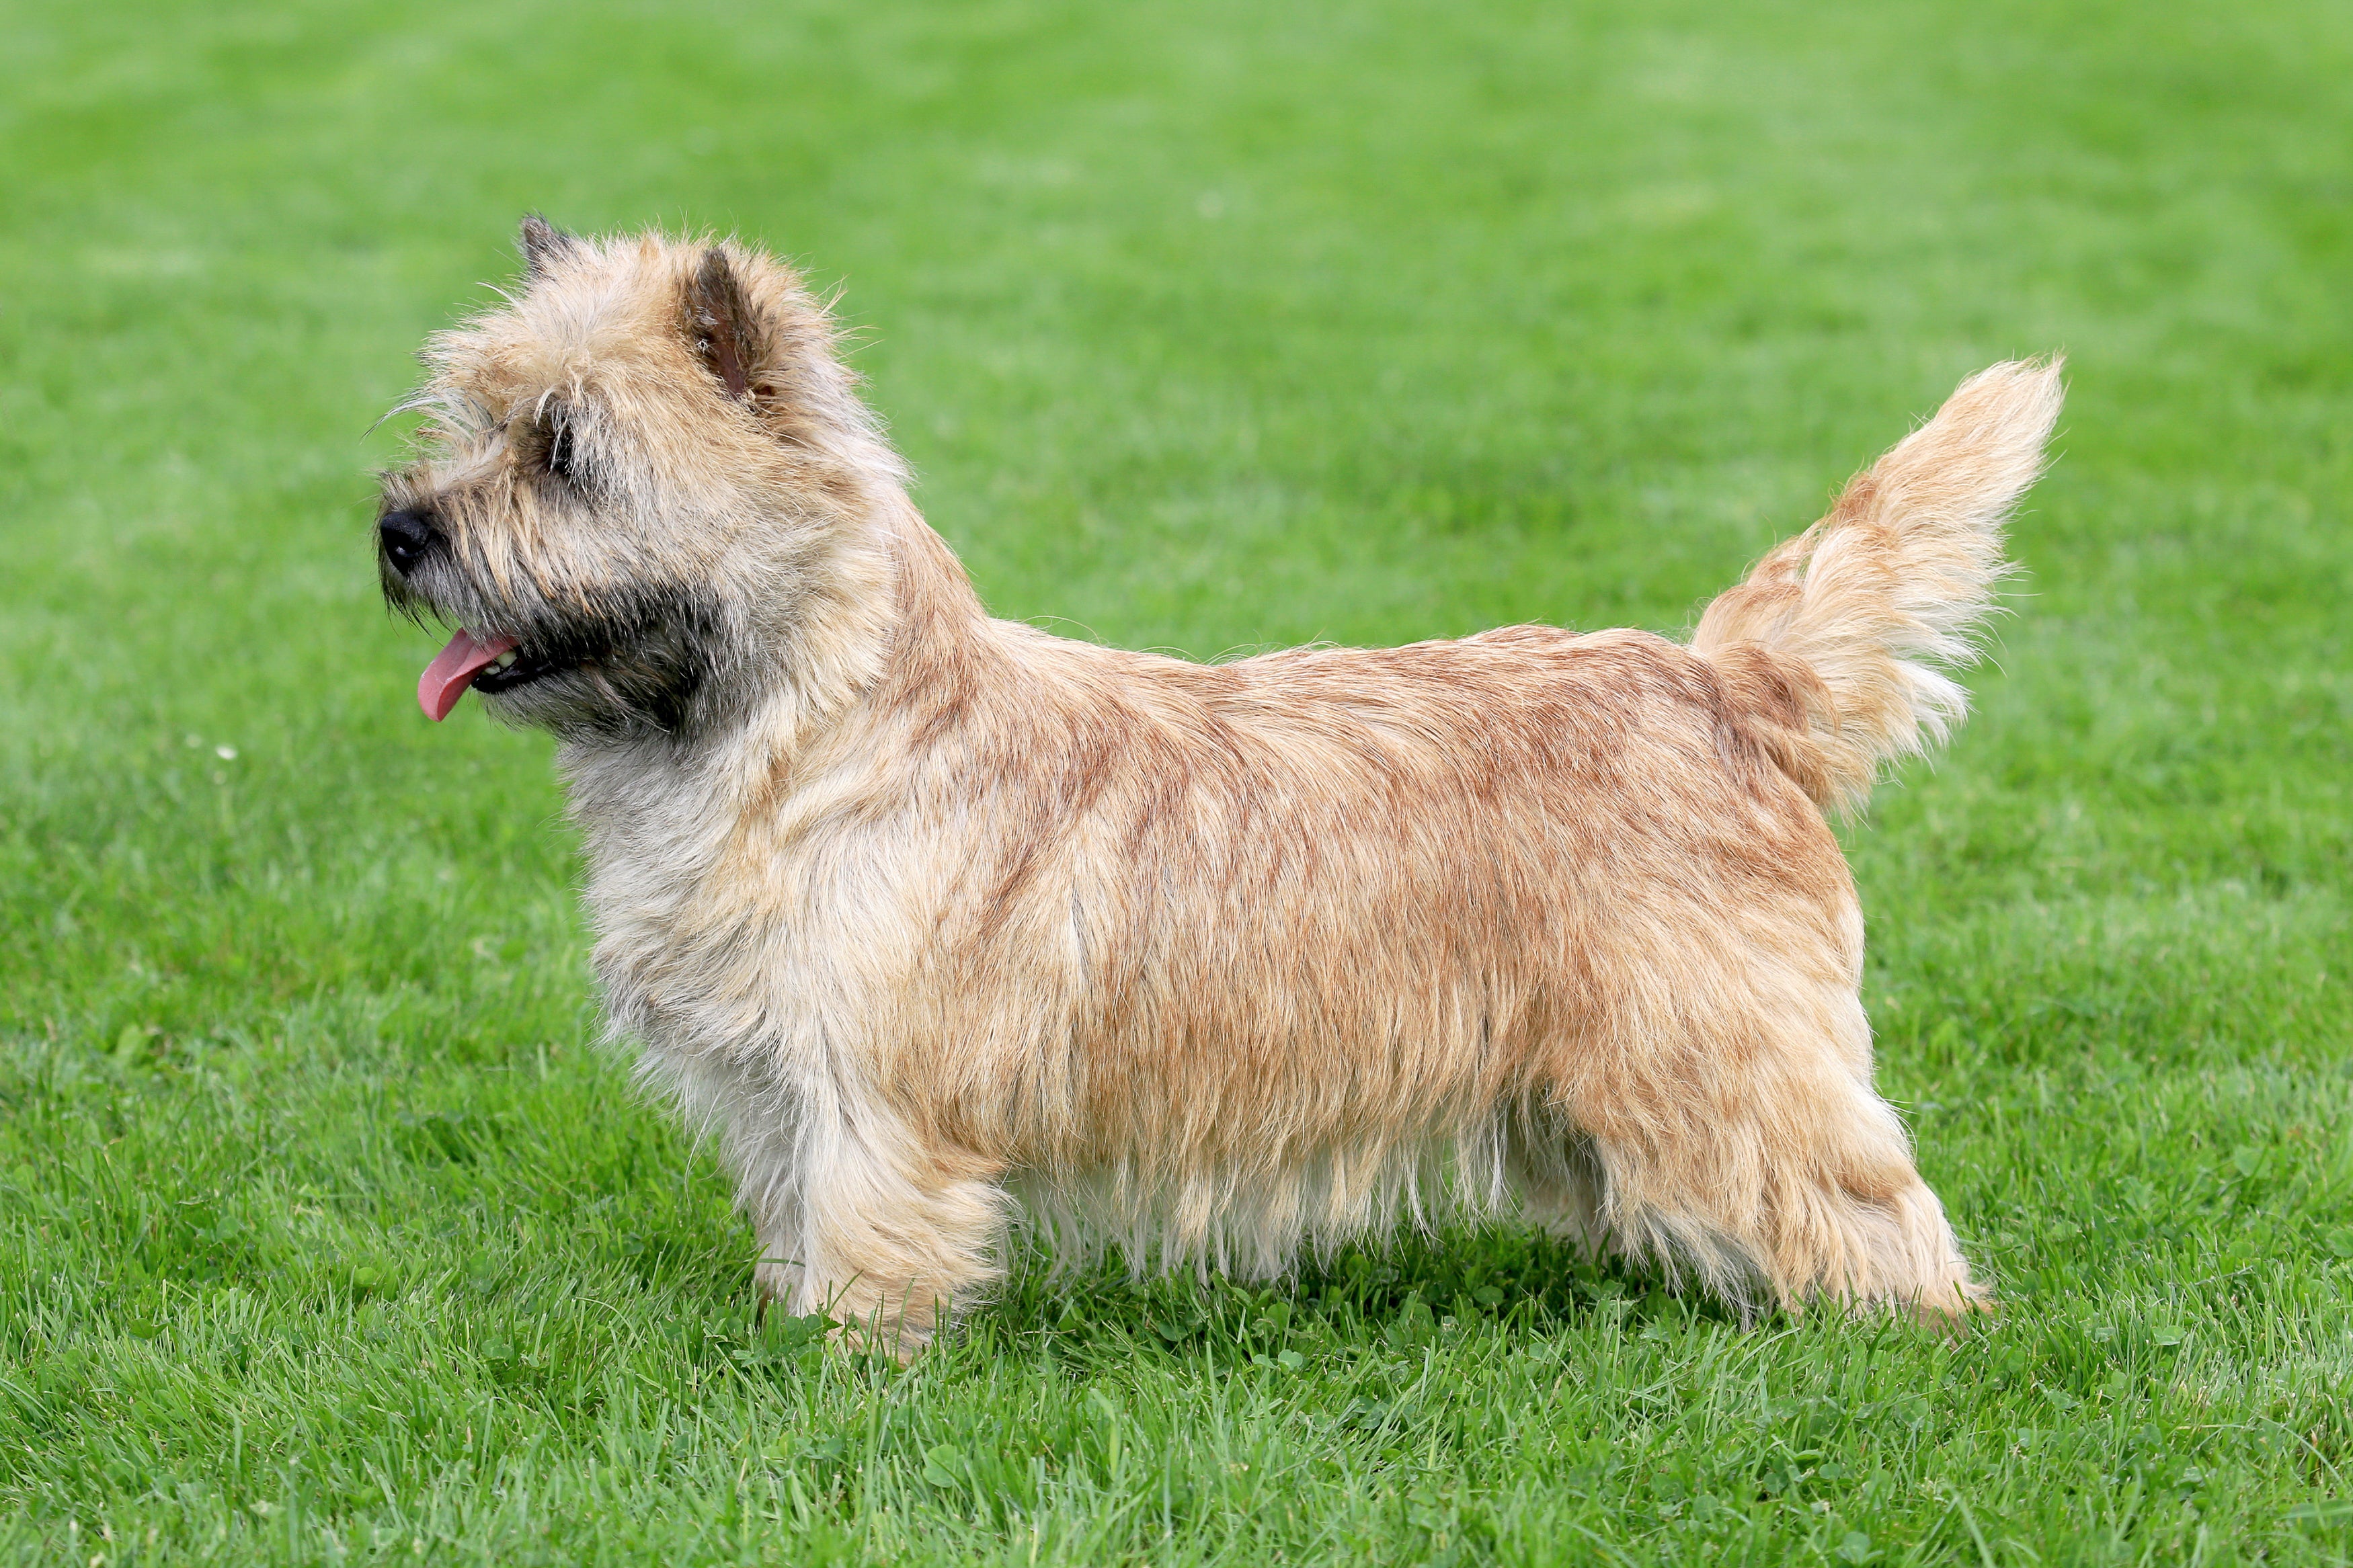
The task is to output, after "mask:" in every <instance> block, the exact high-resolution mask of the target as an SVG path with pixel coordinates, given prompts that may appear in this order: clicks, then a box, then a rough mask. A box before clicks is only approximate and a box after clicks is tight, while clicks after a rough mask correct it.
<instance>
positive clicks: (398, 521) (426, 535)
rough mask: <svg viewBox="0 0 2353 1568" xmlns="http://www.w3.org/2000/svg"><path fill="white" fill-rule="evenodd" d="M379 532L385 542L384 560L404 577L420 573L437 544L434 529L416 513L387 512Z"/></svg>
mask: <svg viewBox="0 0 2353 1568" xmlns="http://www.w3.org/2000/svg"><path fill="white" fill-rule="evenodd" d="M375 531H376V537H377V538H378V539H380V540H382V541H383V542H384V558H385V560H386V561H389V562H391V563H392V569H393V570H394V571H396V572H397V573H399V574H401V575H402V576H404V577H406V576H407V575H408V574H410V573H411V572H414V571H416V570H417V563H418V562H420V561H422V560H424V559H425V552H426V551H427V549H428V548H429V547H430V546H431V545H432V543H433V525H432V524H431V523H429V522H427V521H425V519H424V518H423V517H422V516H421V515H419V514H418V513H417V512H413V511H388V512H385V514H384V516H383V517H382V518H380V519H379V520H377V522H376V525H375Z"/></svg>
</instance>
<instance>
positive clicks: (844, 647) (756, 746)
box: [558, 486, 1010, 883]
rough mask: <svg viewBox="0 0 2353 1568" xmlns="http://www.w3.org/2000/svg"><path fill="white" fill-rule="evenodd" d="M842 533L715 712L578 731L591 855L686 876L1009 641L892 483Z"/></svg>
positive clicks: (583, 817) (946, 694) (575, 772)
mask: <svg viewBox="0 0 2353 1568" xmlns="http://www.w3.org/2000/svg"><path fill="white" fill-rule="evenodd" d="M861 510H862V515H861V516H860V519H859V520H858V521H857V522H856V523H855V524H854V525H853V526H851V527H849V528H846V529H845V530H844V531H843V532H842V535H841V538H840V542H839V543H838V545H837V546H836V549H835V552H834V554H833V556H832V557H831V558H830V559H829V560H828V562H827V563H825V566H824V569H822V570H821V571H819V572H817V573H815V574H811V575H813V576H814V577H815V578H816V579H817V581H818V584H820V585H819V586H817V587H815V588H813V589H810V590H808V591H807V592H806V593H805V594H804V595H800V596H799V597H798V598H797V601H796V603H795V604H794V605H793V607H792V613H791V616H790V618H789V620H788V622H786V624H783V625H780V626H776V627H774V628H765V629H763V630H762V631H761V632H760V633H759V634H758V638H757V642H756V643H755V648H756V650H757V651H756V652H755V654H754V660H753V662H754V664H755V668H754V669H753V670H752V671H751V676H750V679H751V685H750V689H749V690H748V691H747V692H745V693H744V695H743V697H742V699H741V700H739V701H738V702H736V703H734V704H733V705H731V711H730V712H729V713H728V715H727V717H725V718H724V719H723V720H721V721H714V722H712V723H710V724H707V725H703V726H699V727H695V728H692V729H689V730H686V731H681V732H679V733H675V734H665V733H655V732H648V733H641V734H632V735H627V736H606V735H596V736H586V737H582V738H579V739H575V740H567V741H565V743H564V744H563V746H562V747H561V749H560V750H559V752H558V762H559V765H560V767H561V768H562V771H563V773H565V777H566V780H567V782H568V784H569V785H570V793H571V797H572V798H571V805H572V813H573V816H574V817H575V820H576V821H577V822H578V824H579V825H580V826H581V828H582V831H583V833H584V836H585V837H586V849H587V853H588V858H589V860H590V869H591V878H592V883H593V881H594V879H595V878H596V872H597V868H598V864H599V862H602V861H609V860H613V859H628V860H630V861H634V862H638V863H640V864H643V863H646V862H648V861H649V860H659V861H661V862H664V863H667V864H669V865H670V866H673V867H675V868H677V871H678V872H679V874H680V875H681V876H682V877H684V878H686V879H690V880H691V879H692V878H693V876H694V872H693V869H692V868H694V867H696V866H698V865H707V864H709V863H710V862H711V860H712V858H713V857H714V856H718V855H722V854H723V853H724V847H725V844H726V842H727V841H728V840H730V839H732V838H733V837H735V835H736V834H737V833H738V832H740V831H741V830H743V829H744V828H746V827H754V826H757V825H759V824H762V823H765V822H768V821H771V820H773V818H774V817H775V816H776V814H778V813H779V812H782V811H785V810H786V802H787V801H788V799H789V798H790V797H791V796H792V795H794V794H795V793H796V792H797V790H798V789H799V787H800V786H801V784H803V783H804V782H806V780H807V778H808V777H809V776H810V775H811V773H814V772H815V771H818V770H819V769H823V768H826V767H828V766H839V764H840V763H842V762H843V761H845V760H846V757H848V756H852V755H854V753H855V748H856V747H857V746H858V745H859V744H861V743H863V742H862V741H861V740H859V739H853V738H851V737H852V736H853V735H856V736H860V737H863V736H867V735H871V734H872V733H873V732H874V731H876V730H877V729H878V727H879V728H881V729H892V728H898V727H904V726H906V725H909V724H913V725H917V726H918V727H920V725H921V722H922V716H923V715H924V714H926V713H930V712H935V711H940V710H946V709H952V708H953V706H954V704H955V693H956V691H957V690H959V689H964V688H965V687H966V686H968V684H969V683H970V681H971V680H972V679H974V678H975V676H976V674H978V673H979V672H980V670H981V669H982V668H984V667H987V668H996V667H1000V666H1003V665H1004V664H1005V663H1006V662H1007V661H1008V659H1009V658H1010V650H1009V649H1008V647H1006V646H1005V642H1004V639H1003V637H1000V636H999V635H997V631H998V628H997V623H996V622H994V621H992V620H991V619H990V618H989V616H988V614H987V610H986V608H984V606H983V605H982V604H981V602H980V599H979V596H978V595H976V593H975V592H974V591H973V588H972V584H971V582H970V580H969V579H968V578H967V577H966V576H965V571H964V566H963V563H960V562H959V561H958V560H957V559H956V557H955V552H953V551H951V550H950V549H949V548H948V546H947V543H946V542H944V540H942V539H941V538H940V537H939V535H938V534H936V533H934V531H932V529H931V527H930V525H928V524H927V523H925V522H924V521H923V518H922V516H921V515H920V514H919V513H918V512H917V511H916V510H915V508H914V506H913V503H912V502H911V501H909V500H908V499H907V498H906V496H905V494H904V493H903V492H902V491H900V490H899V489H897V488H896V487H895V486H892V487H891V488H890V489H889V490H888V491H887V492H886V493H885V494H882V495H881V496H878V497H876V498H875V500H874V502H873V504H871V506H869V507H867V508H864V509H861Z"/></svg>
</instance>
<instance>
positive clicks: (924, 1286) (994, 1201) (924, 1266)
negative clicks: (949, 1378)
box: [730, 1086, 1009, 1360]
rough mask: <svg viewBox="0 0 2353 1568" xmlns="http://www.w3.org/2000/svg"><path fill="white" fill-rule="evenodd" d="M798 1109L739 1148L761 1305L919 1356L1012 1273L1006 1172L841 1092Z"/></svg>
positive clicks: (746, 1132) (854, 1341)
mask: <svg viewBox="0 0 2353 1568" xmlns="http://www.w3.org/2000/svg"><path fill="white" fill-rule="evenodd" d="M795 1109H796V1110H797V1114H796V1115H793V1116H791V1117H789V1118H788V1119H786V1118H778V1119H776V1120H775V1121H771V1122H769V1123H767V1124H766V1125H763V1126H754V1127H744V1126H741V1125H739V1126H738V1127H737V1128H736V1129H734V1135H733V1137H731V1139H730V1143H731V1146H732V1147H731V1151H730V1152H731V1153H732V1154H733V1163H734V1164H735V1167H736V1174H737V1181H738V1189H739V1194H740V1196H741V1198H742V1202H743V1205H744V1210H745V1212H746V1214H747V1215H749V1216H750V1218H751V1221H752V1225H753V1228H754V1232H755V1233H756V1234H757V1236H758V1237H759V1241H760V1251H761V1259H760V1263H759V1266H758V1268H757V1269H756V1271H755V1273H754V1283H755V1285H756V1287H757V1289H758V1291H759V1295H760V1300H761V1301H762V1303H763V1304H764V1306H765V1305H766V1304H770V1303H773V1304H774V1305H775V1306H776V1308H777V1309H778V1310H783V1311H786V1312H792V1313H796V1314H800V1313H809V1312H822V1313H824V1314H825V1315H826V1316H828V1317H829V1318H831V1319H833V1320H834V1321H836V1322H838V1323H839V1324H840V1325H842V1329H841V1336H840V1338H841V1342H842V1343H843V1344H844V1345H846V1346H849V1347H851V1348H860V1347H865V1346H870V1345H881V1346H882V1347H883V1348H885V1349H888V1350H889V1351H891V1352H892V1353H893V1354H895V1355H897V1356H898V1357H899V1358H900V1359H902V1360H905V1359H908V1358H910V1357H912V1356H913V1354H914V1353H915V1352H918V1351H920V1350H922V1349H923V1346H924V1345H926V1344H927V1343H929V1342H931V1339H932V1337H933V1335H934V1333H936V1332H937V1331H939V1329H940V1328H941V1327H942V1326H944V1323H945V1322H946V1321H947V1319H948V1316H949V1314H950V1313H951V1312H953V1311H954V1310H955V1309H957V1308H959V1307H962V1306H964V1305H965V1304H967V1303H969V1302H970V1301H971V1300H973V1298H974V1297H975V1296H976V1294H977V1293H978V1292H979V1291H980V1290H981V1289H984V1288H985V1287H987V1285H988V1284H990V1283H992V1282H993V1281H995V1280H996V1279H997V1278H998V1277H999V1275H1000V1274H1001V1273H1002V1265H1001V1264H1000V1262H999V1259H998V1251H999V1247H1000V1244H1001V1240H1002V1237H1003V1235H1004V1232H1005V1221H1006V1214H1007V1208H1008V1203H1009V1200H1008V1198H1007V1196H1006V1194H1005V1192H1004V1190H1003V1189H1002V1188H1001V1187H1000V1186H998V1185H997V1180H996V1178H997V1174H998V1172H997V1169H996V1167H995V1166H994V1165H993V1164H992V1163H990V1162H987V1161H985V1160H981V1159H978V1158H976V1157H975V1156H973V1155H971V1154H969V1153H967V1152H963V1151H960V1150H955V1149H951V1148H946V1147H943V1146H940V1145H938V1144H937V1143H936V1142H934V1141H931V1140H926V1139H924V1138H923V1137H922V1136H920V1135H919V1134H918V1133H916V1132H915V1131H913V1129H911V1128H909V1127H908V1126H907V1125H906V1124H905V1122H904V1121H903V1120H902V1119H901V1118H899V1117H897V1116H895V1115H893V1114H892V1113H891V1112H890V1111H889V1110H888V1109H887V1108H884V1107H882V1106H880V1105H878V1104H875V1103H873V1102H872V1101H871V1100H867V1099H865V1098H863V1097H859V1096H850V1095H844V1094H842V1093H840V1092H839V1090H838V1089H833V1088H832V1087H831V1086H828V1087H827V1088H826V1089H823V1090H820V1091H818V1092H815V1093H811V1094H809V1095H807V1096H806V1097H804V1098H803V1099H802V1101H801V1103H800V1104H799V1105H798V1106H797V1107H796V1108H795Z"/></svg>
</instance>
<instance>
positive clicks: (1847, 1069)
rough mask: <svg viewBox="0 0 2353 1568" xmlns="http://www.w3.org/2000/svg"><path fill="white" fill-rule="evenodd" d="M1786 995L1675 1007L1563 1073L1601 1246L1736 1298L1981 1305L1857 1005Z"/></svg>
mask: <svg viewBox="0 0 2353 1568" xmlns="http://www.w3.org/2000/svg"><path fill="white" fill-rule="evenodd" d="M1718 994H1724V993H1718ZM1797 1000H1798V999H1797V998H1795V997H1792V996H1789V995H1787V994H1785V995H1784V996H1782V997H1781V998H1779V999H1778V1001H1779V1003H1780V1004H1781V1005H1776V999H1775V998H1773V997H1771V996H1770V995H1769V994H1768V995H1764V996H1759V995H1757V994H1755V993H1753V992H1751V993H1748V994H1745V995H1743V996H1742V997H1741V1001H1740V1003H1739V1004H1738V1005H1735V1006H1734V1007H1732V1008H1730V1009H1728V1010H1727V1012H1726V1015H1725V1016H1719V1017H1717V1018H1715V1019H1714V1020H1701V1019H1695V1018H1694V1017H1692V1016H1690V1015H1689V1014H1688V1013H1686V1014H1685V1016H1683V1019H1681V1020H1680V1022H1682V1023H1683V1026H1684V1027H1683V1030H1682V1031H1681V1032H1680V1033H1679V1034H1677V1035H1675V1036H1672V1037H1662V1036H1660V1035H1658V1034H1654V1033H1651V1032H1650V1031H1645V1032H1644V1036H1643V1037H1638V1038H1637V1039H1636V1040H1635V1041H1634V1042H1633V1043H1631V1044H1629V1045H1624V1046H1620V1047H1617V1048H1615V1049H1611V1048H1608V1047H1604V1048H1602V1049H1600V1050H1599V1051H1596V1052H1593V1053H1592V1054H1591V1055H1589V1056H1588V1057H1587V1058H1586V1059H1585V1061H1584V1062H1583V1063H1582V1064H1581V1066H1580V1068H1579V1070H1577V1071H1575V1072H1573V1073H1572V1074H1570V1075H1569V1076H1568V1077H1567V1080H1566V1081H1564V1082H1563V1083H1562V1084H1561V1085H1560V1086H1559V1087H1560V1090H1561V1100H1560V1103H1561V1106H1562V1109H1563V1110H1564V1111H1565V1112H1566V1113H1567V1116H1568V1118H1569V1119H1570V1120H1571V1121H1573V1122H1574V1124H1575V1125H1576V1126H1577V1128H1578V1129H1579V1130H1580V1131H1583V1132H1584V1133H1585V1134H1586V1135H1587V1136H1588V1137H1589V1138H1590V1139H1591V1141H1592V1149H1593V1152H1594V1154H1595V1156H1596V1158H1597V1159H1598V1161H1599V1166H1600V1170H1601V1173H1602V1183H1601V1185H1602V1199H1601V1203H1600V1219H1601V1223H1602V1225H1603V1226H1604V1227H1606V1229H1607V1230H1608V1232H1609V1237H1610V1242H1611V1245H1612V1246H1613V1247H1615V1248H1616V1249H1617V1250H1619V1251H1620V1252H1623V1253H1625V1254H1627V1255H1629V1256H1631V1257H1635V1258H1649V1259H1651V1260H1652V1261H1654V1262H1657V1263H1660V1264H1662V1265H1663V1266H1664V1267H1666V1268H1668V1269H1669V1270H1670V1271H1671V1273H1672V1274H1676V1275H1680V1274H1683V1273H1685V1272H1689V1273H1692V1274H1696V1275H1697V1276H1698V1277H1699V1279H1700V1280H1701V1281H1702V1282H1703V1283H1704V1284H1706V1285H1707V1286H1709V1287H1710V1288H1711V1289H1714V1290H1715V1291H1716V1292H1717V1293H1718V1294H1719V1295H1721V1296H1723V1297H1725V1299H1726V1300H1730V1301H1732V1302H1734V1303H1735V1304H1736V1305H1739V1306H1741V1307H1743V1308H1744V1309H1746V1308H1751V1307H1755V1306H1759V1305H1763V1306H1773V1307H1782V1308H1794V1307H1798V1306H1800V1305H1802V1304H1804V1303H1805V1302H1807V1301H1810V1300H1818V1299H1820V1300H1831V1301H1836V1302H1840V1303H1844V1304H1848V1305H1851V1306H1855V1307H1863V1306H1873V1305H1883V1306H1888V1307H1893V1308H1896V1309H1898V1310H1908V1311H1912V1312H1915V1313H1917V1314H1919V1315H1921V1316H1924V1317H1932V1318H1952V1317H1957V1316H1958V1315H1960V1314H1961V1313H1964V1312H1967V1311H1968V1310H1972V1309H1974V1308H1977V1307H1978V1306H1981V1305H1982V1304H1983V1303H1984V1300H1985V1297H1986V1292H1985V1291H1984V1289H1983V1288H1982V1287H1980V1286H1978V1285H1976V1284H1974V1283H1972V1282H1971V1280H1970V1279H1969V1270H1968V1263H1967V1262H1966V1261H1965V1260H1964V1259H1963V1258H1962V1257H1961V1253H1960V1248H1959V1246H1958V1244H1957V1242H1956V1241H1955V1240H1954V1237H1953V1232H1952V1228H1951V1226H1949V1225H1947V1222H1946V1219H1945V1212H1944V1207H1943V1205H1941V1204H1939V1203H1938V1202H1937V1200H1936V1194H1934V1193H1932V1192H1930V1191H1929V1190H1928V1187H1927V1186H1926V1184H1925V1183H1923V1182H1922V1181H1921V1179H1920V1175H1919V1173H1918V1172H1917V1171H1916V1170H1915V1168H1914V1166H1913V1163H1912V1153H1911V1149H1910V1147H1909V1145H1908V1142H1907V1141H1906V1139H1905V1134H1904V1129H1903V1126H1902V1124H1901V1123H1900V1122H1899V1121H1897V1119H1896V1116H1895V1112H1894V1110H1893V1109H1892V1108H1891V1107H1889V1105H1888V1104H1887V1102H1886V1101H1885V1100H1882V1099H1880V1097H1879V1096H1878V1095H1877V1094H1876V1093H1875V1092H1874V1091H1873V1089H1872V1087H1871V1078H1870V1054H1869V1052H1870V1047H1869V1026H1868V1024H1867V1023H1866V1021H1865V1020H1864V1017H1863V1014H1862V1005H1861V1003H1860V1002H1859V1001H1857V1000H1856V999H1855V998H1854V996H1853V994H1852V992H1851V991H1850V992H1847V993H1846V994H1844V995H1843V996H1842V997H1839V996H1828V997H1825V996H1821V995H1817V996H1815V997H1813V998H1810V999H1807V1001H1806V1003H1805V1004H1804V1005H1790V1004H1792V1003H1795V1002H1797ZM1760 1297H1761V1298H1762V1300H1760Z"/></svg>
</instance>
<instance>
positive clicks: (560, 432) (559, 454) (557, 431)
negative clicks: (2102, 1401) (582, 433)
mask: <svg viewBox="0 0 2353 1568" xmlns="http://www.w3.org/2000/svg"><path fill="white" fill-rule="evenodd" d="M578 463H579V457H578V454H577V453H576V452H575V450H574V448H573V442H572V426H570V425H569V424H561V425H558V426H556V427H555V428H554V431H553V432H551V433H550V434H549V436H548V437H547V471H548V472H549V473H551V474H554V476H555V477H556V478H557V479H578V478H579V477H580V476H579V473H578Z"/></svg>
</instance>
